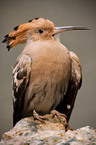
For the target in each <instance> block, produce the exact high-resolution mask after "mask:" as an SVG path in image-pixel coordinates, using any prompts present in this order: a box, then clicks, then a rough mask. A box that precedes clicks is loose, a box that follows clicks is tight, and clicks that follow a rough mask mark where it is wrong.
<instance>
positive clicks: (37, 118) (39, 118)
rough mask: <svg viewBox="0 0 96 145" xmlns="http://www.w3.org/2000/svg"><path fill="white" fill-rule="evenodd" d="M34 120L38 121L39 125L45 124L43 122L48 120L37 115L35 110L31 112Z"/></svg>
mask: <svg viewBox="0 0 96 145" xmlns="http://www.w3.org/2000/svg"><path fill="white" fill-rule="evenodd" d="M33 117H34V120H38V121H40V122H41V123H44V124H46V122H45V120H48V119H47V118H46V117H44V116H41V115H39V114H38V113H37V112H36V111H35V110H33Z"/></svg>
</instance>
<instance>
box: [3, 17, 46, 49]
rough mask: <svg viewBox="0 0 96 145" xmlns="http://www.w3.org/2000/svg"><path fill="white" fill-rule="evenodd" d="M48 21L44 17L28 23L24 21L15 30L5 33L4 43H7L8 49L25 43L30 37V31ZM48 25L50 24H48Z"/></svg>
mask: <svg viewBox="0 0 96 145" xmlns="http://www.w3.org/2000/svg"><path fill="white" fill-rule="evenodd" d="M45 23H46V20H45V19H43V18H34V19H32V20H29V21H28V23H24V24H21V25H18V26H16V27H14V31H12V32H10V33H9V34H7V35H5V36H4V37H5V38H4V40H3V41H2V43H7V46H6V47H7V49H8V51H9V50H10V48H13V47H15V46H16V45H17V44H22V43H25V42H26V40H27V38H28V31H30V30H32V29H34V28H35V29H36V28H38V27H40V26H42V25H44V24H45ZM46 26H47V27H48V25H47V24H46Z"/></svg>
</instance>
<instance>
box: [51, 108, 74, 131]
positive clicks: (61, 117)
mask: <svg viewBox="0 0 96 145" xmlns="http://www.w3.org/2000/svg"><path fill="white" fill-rule="evenodd" d="M51 115H52V118H54V117H55V116H57V117H58V119H59V121H60V123H62V124H63V126H64V130H65V131H67V130H72V128H71V127H70V126H69V125H68V123H67V116H66V115H65V114H63V113H59V112H58V111H56V110H52V111H51Z"/></svg>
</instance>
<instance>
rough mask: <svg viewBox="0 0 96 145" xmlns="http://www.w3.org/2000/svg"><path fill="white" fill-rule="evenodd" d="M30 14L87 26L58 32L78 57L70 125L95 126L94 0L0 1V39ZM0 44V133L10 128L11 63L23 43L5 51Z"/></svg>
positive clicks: (63, 23) (95, 31) (68, 23)
mask: <svg viewBox="0 0 96 145" xmlns="http://www.w3.org/2000/svg"><path fill="white" fill-rule="evenodd" d="M34 17H43V18H47V19H49V20H51V21H53V22H54V23H55V24H56V26H64V25H81V26H88V27H89V28H91V29H92V30H90V31H73V32H65V33H62V34H61V42H62V43H63V44H64V45H65V46H66V47H67V48H68V49H69V50H71V51H74V52H75V53H76V54H77V55H78V56H79V58H80V61H81V65H82V71H83V85H82V88H81V89H80V91H79V93H78V95H77V99H76V103H75V107H74V110H73V112H72V116H71V119H70V125H71V127H73V129H76V128H79V127H82V126H86V125H90V126H92V127H94V128H96V84H95V82H96V56H95V55H96V1H95V0H7V1H5V0H0V29H1V33H0V42H1V41H2V40H3V36H4V35H6V34H7V33H9V32H10V31H12V30H13V27H14V26H17V25H19V24H22V23H25V22H27V21H28V20H30V19H32V18H34ZM5 47H6V46H5V45H4V44H2V43H0V136H1V134H2V133H4V132H5V131H8V130H10V129H11V128H12V93H11V92H12V83H11V82H12V68H11V67H12V66H14V64H15V60H16V58H17V56H18V55H19V54H20V52H21V51H22V49H23V48H24V45H19V46H17V47H16V48H14V49H12V50H11V51H10V52H7V50H6V48H5Z"/></svg>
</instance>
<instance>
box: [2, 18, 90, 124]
mask: <svg viewBox="0 0 96 145" xmlns="http://www.w3.org/2000/svg"><path fill="white" fill-rule="evenodd" d="M71 30H88V28H87V27H81V26H65V27H56V26H55V25H54V24H53V23H52V22H51V21H49V20H48V19H43V18H35V19H33V20H30V21H29V22H28V23H25V24H21V25H19V26H16V27H15V28H14V31H12V32H11V33H9V34H7V35H6V36H5V39H4V40H3V42H7V48H8V50H10V48H13V47H15V46H16V45H17V44H21V43H26V45H25V48H24V50H23V51H22V53H21V54H20V55H19V56H18V58H17V60H16V65H15V67H14V69H13V111H14V112H13V124H14V125H15V124H16V122H17V121H19V120H20V119H22V118H23V117H27V116H31V115H33V110H35V111H36V112H37V113H38V114H40V115H43V114H47V113H50V112H51V111H52V110H54V109H55V110H57V111H59V112H60V113H63V114H65V115H66V116H67V121H68V120H69V118H70V115H71V112H72V109H73V106H74V102H75V98H76V94H77V91H78V89H79V88H80V87H81V82H82V72H81V65H80V61H79V58H78V56H77V55H76V54H75V53H74V52H71V51H69V50H68V49H67V48H66V47H65V46H64V45H63V44H61V43H60V40H59V39H58V37H57V34H58V33H60V32H64V31H71Z"/></svg>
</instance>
